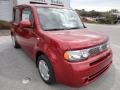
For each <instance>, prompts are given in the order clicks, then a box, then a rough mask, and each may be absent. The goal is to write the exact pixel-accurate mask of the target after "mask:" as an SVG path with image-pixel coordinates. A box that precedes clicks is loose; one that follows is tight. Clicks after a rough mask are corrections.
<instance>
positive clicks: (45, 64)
mask: <svg viewBox="0 0 120 90" xmlns="http://www.w3.org/2000/svg"><path fill="white" fill-rule="evenodd" d="M38 71H39V73H40V76H41V78H42V80H43V81H44V82H45V83H47V84H55V76H54V71H53V68H52V65H51V63H50V62H49V60H48V59H47V58H46V57H45V56H44V55H41V56H39V57H38Z"/></svg>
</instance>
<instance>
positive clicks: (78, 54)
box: [64, 49, 89, 62]
mask: <svg viewBox="0 0 120 90" xmlns="http://www.w3.org/2000/svg"><path fill="white" fill-rule="evenodd" d="M88 51H89V50H88V49H85V50H77V51H67V52H65V54H64V58H65V59H66V60H68V61H73V62H74V61H80V60H83V59H85V58H87V57H88V56H89V52H88Z"/></svg>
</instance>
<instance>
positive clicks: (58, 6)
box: [16, 4, 71, 9]
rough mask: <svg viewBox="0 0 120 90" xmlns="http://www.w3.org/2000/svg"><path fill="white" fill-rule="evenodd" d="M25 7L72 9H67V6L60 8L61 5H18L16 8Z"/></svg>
mask: <svg viewBox="0 0 120 90" xmlns="http://www.w3.org/2000/svg"><path fill="white" fill-rule="evenodd" d="M25 6H30V7H49V8H61V9H71V8H70V7H65V6H60V5H48V4H21V5H17V6H16V7H25Z"/></svg>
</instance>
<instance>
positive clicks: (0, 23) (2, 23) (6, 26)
mask: <svg viewBox="0 0 120 90" xmlns="http://www.w3.org/2000/svg"><path fill="white" fill-rule="evenodd" d="M0 29H10V22H7V21H2V20H0Z"/></svg>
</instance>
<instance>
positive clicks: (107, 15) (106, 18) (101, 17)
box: [76, 9, 119, 24]
mask: <svg viewBox="0 0 120 90" xmlns="http://www.w3.org/2000/svg"><path fill="white" fill-rule="evenodd" d="M76 11H77V13H78V14H79V15H80V16H82V17H91V18H98V19H97V22H98V23H101V24H102V23H103V24H115V22H116V20H117V16H116V15H114V14H113V13H117V12H119V11H118V10H117V9H112V10H110V11H109V12H97V11H95V10H92V11H86V10H85V9H82V10H76Z"/></svg>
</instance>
